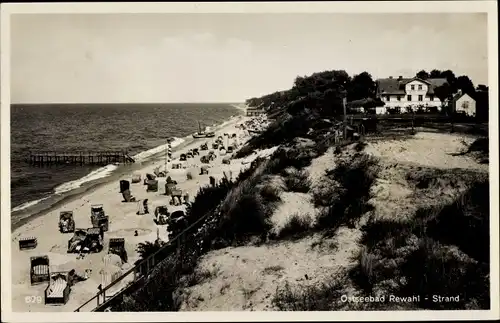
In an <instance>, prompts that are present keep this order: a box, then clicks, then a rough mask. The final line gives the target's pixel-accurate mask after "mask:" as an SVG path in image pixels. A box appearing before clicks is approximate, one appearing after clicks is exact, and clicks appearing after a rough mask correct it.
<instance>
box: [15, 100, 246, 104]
mask: <svg viewBox="0 0 500 323" xmlns="http://www.w3.org/2000/svg"><path fill="white" fill-rule="evenodd" d="M243 103H245V101H206V102H186V101H183V102H50V103H47V102H43V103H36V102H35V103H34V102H28V103H13V102H11V103H10V105H57V104H65V105H84V104H103V105H104V104H107V105H111V104H243Z"/></svg>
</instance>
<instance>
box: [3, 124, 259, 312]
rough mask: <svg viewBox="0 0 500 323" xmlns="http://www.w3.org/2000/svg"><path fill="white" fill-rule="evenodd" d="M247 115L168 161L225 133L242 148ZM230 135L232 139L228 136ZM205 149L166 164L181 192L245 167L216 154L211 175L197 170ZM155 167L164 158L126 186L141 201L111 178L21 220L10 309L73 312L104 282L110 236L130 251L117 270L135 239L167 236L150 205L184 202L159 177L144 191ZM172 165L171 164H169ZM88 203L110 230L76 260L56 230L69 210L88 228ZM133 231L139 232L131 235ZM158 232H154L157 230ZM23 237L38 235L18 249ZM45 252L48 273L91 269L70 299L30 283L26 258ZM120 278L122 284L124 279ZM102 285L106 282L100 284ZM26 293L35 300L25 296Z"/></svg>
mask: <svg viewBox="0 0 500 323" xmlns="http://www.w3.org/2000/svg"><path fill="white" fill-rule="evenodd" d="M247 120H249V118H248V117H244V116H239V117H237V118H234V119H232V120H231V121H230V122H226V123H225V124H223V125H222V126H221V127H220V128H218V129H216V131H215V132H216V136H215V137H213V138H201V139H196V140H194V141H193V142H191V143H189V144H188V145H185V146H182V147H180V149H178V150H176V151H174V153H173V156H172V158H173V160H172V162H171V163H170V164H169V165H171V164H172V163H176V162H177V161H178V159H179V156H180V154H183V153H186V152H187V151H188V150H189V149H192V148H198V147H199V146H200V145H201V144H202V143H204V142H208V144H209V145H211V143H212V142H213V141H215V140H216V139H217V137H218V136H223V134H224V133H230V134H233V133H235V134H237V137H238V138H237V140H238V141H239V144H240V146H239V147H241V146H242V145H243V144H244V142H245V141H247V140H248V139H249V138H250V137H249V134H248V132H245V131H242V130H240V129H238V128H237V125H240V124H242V123H244V122H245V121H247ZM231 140H233V139H231ZM204 154H206V152H203V151H200V156H195V157H194V158H189V159H187V161H186V162H184V163H185V165H186V168H182V169H169V172H168V176H170V177H171V178H172V179H173V180H175V181H177V183H178V185H177V187H178V188H179V189H181V190H182V192H183V194H185V193H188V194H189V196H190V199H191V202H192V201H193V199H194V197H195V196H196V193H197V191H198V189H199V187H200V186H203V185H207V184H209V176H213V177H215V178H216V179H217V180H218V179H220V178H222V177H223V176H224V172H226V173H227V174H228V175H229V174H232V176H233V177H236V176H237V175H238V174H239V172H240V170H241V169H242V168H244V167H246V166H247V165H248V164H247V163H244V164H243V163H242V162H241V161H238V160H234V161H232V162H231V164H229V165H228V164H223V163H222V159H223V158H224V157H226V156H228V155H226V156H219V152H218V151H217V152H216V154H217V158H216V160H215V161H213V162H211V163H210V166H209V167H210V168H209V174H208V175H207V174H204V175H199V174H200V167H201V166H202V165H204V164H202V163H201V161H200V157H201V156H203V155H204ZM156 167H160V170H162V169H164V161H158V162H156V163H153V164H150V165H148V166H145V167H144V168H141V169H140V170H139V171H134V173H135V172H137V173H140V174H141V182H140V183H136V184H131V185H130V191H131V194H132V195H133V196H134V197H135V198H136V199H137V200H138V201H139V202H128V203H126V202H123V197H122V194H120V185H119V181H116V182H111V183H109V184H106V185H103V186H101V187H99V188H97V189H96V190H93V191H91V192H89V193H87V194H85V195H83V196H82V198H80V199H78V200H73V201H69V202H68V203H65V204H64V205H61V206H59V207H57V208H56V209H53V210H50V212H48V213H47V214H45V215H43V216H40V217H37V218H35V219H33V220H32V221H30V222H28V223H26V224H25V225H23V226H21V227H19V228H17V229H16V230H15V231H14V232H13V233H12V237H11V239H12V247H11V248H12V255H11V259H12V309H13V311H16V312H47V311H74V310H75V309H76V308H77V307H78V306H80V305H81V304H82V303H84V302H86V301H87V300H88V299H90V298H92V297H93V296H94V295H95V294H96V292H97V288H98V286H99V284H101V283H102V277H101V276H102V275H101V272H102V268H103V266H104V263H103V257H104V256H105V255H107V254H108V249H109V239H110V238H125V248H126V251H127V254H128V263H125V264H124V265H123V266H122V267H121V270H122V272H125V271H126V270H128V269H130V268H131V267H132V266H133V264H134V262H135V261H136V260H137V259H138V254H137V251H136V247H137V244H138V243H140V242H145V241H151V242H153V241H155V240H156V238H157V234H158V235H159V238H160V239H162V240H163V241H167V240H168V237H167V236H168V233H167V226H166V225H156V224H155V222H154V221H153V217H154V210H155V208H156V206H160V205H168V208H169V211H170V212H172V211H175V210H176V209H177V208H179V209H183V208H185V206H170V205H169V201H170V197H169V196H165V195H164V194H165V179H166V178H165V177H159V178H157V179H158V192H147V191H146V188H147V186H146V185H143V179H144V177H145V175H146V173H151V174H152V173H153V171H154V169H155V168H156ZM169 168H170V167H169ZM188 172H190V173H191V174H192V175H193V178H192V179H190V180H188V179H187V176H186V175H187V173H188ZM131 177H132V174H128V175H127V176H123V177H122V178H121V179H124V180H128V181H131ZM144 199H148V207H149V214H145V215H137V214H136V212H137V211H138V203H141V204H142V200H144ZM92 204H102V205H103V208H104V210H105V212H106V215H108V216H109V231H108V232H105V234H104V239H103V240H104V249H103V250H102V251H101V252H99V253H91V254H86V256H85V257H84V258H83V259H77V257H78V254H74V253H67V246H68V240H69V239H71V237H72V236H73V233H66V234H63V233H60V232H59V230H58V222H59V214H60V212H61V211H73V216H74V220H75V227H76V228H89V227H92V224H91V220H90V214H91V213H90V209H91V205H92ZM136 231H137V233H138V235H135V232H136ZM157 231H158V233H157ZM23 237H36V238H37V240H38V245H37V247H36V248H35V249H32V250H24V251H21V250H19V239H20V238H23ZM44 255H45V256H48V257H49V261H50V272H55V271H68V270H71V269H75V270H76V271H77V272H79V273H83V272H84V271H85V270H87V269H90V270H91V273H90V275H89V278H88V279H87V280H85V281H82V282H78V283H76V284H75V285H73V287H72V288H71V294H70V296H69V301H68V302H67V303H66V304H65V305H61V306H49V305H44V291H45V289H46V288H47V283H46V282H44V283H42V284H40V285H34V286H32V285H31V284H30V257H33V256H44ZM126 283H127V282H126V281H123V282H122V284H126ZM103 287H104V286H103ZM27 297H31V298H32V299H35V301H32V302H28V301H26V298H27Z"/></svg>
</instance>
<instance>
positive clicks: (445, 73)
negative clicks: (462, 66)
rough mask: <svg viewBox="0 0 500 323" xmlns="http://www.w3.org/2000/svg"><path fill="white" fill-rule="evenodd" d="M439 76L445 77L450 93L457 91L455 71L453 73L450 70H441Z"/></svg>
mask: <svg viewBox="0 0 500 323" xmlns="http://www.w3.org/2000/svg"><path fill="white" fill-rule="evenodd" d="M441 77H442V78H445V79H446V81H447V82H448V84H450V87H451V93H455V92H457V87H456V81H457V78H456V76H455V73H453V71H451V70H446V71H443V72H441Z"/></svg>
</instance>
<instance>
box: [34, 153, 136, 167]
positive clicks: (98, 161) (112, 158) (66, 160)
mask: <svg viewBox="0 0 500 323" xmlns="http://www.w3.org/2000/svg"><path fill="white" fill-rule="evenodd" d="M28 162H29V163H30V164H31V165H36V166H50V165H65V164H71V165H81V166H83V165H108V164H114V163H120V164H129V163H134V162H135V160H134V159H133V158H132V157H130V156H129V155H128V153H127V152H126V151H76V152H55V151H37V152H30V154H29V158H28Z"/></svg>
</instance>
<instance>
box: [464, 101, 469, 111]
mask: <svg viewBox="0 0 500 323" xmlns="http://www.w3.org/2000/svg"><path fill="white" fill-rule="evenodd" d="M462 108H463V109H464V110H467V109H468V108H469V101H464V102H463V103H462Z"/></svg>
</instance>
